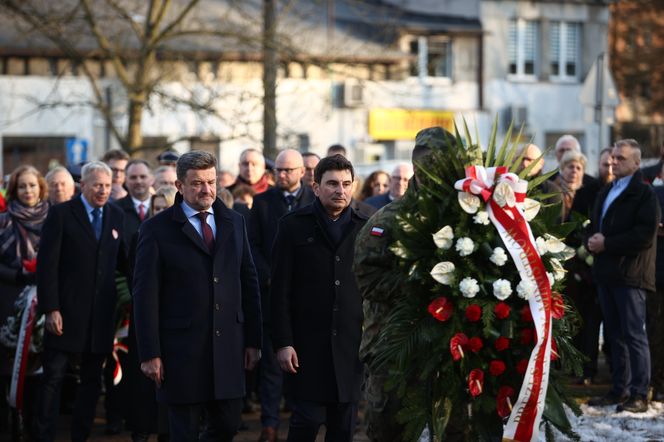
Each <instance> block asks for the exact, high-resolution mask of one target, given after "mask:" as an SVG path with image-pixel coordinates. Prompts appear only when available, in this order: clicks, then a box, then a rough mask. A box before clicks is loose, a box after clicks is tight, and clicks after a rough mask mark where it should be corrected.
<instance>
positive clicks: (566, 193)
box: [555, 150, 587, 222]
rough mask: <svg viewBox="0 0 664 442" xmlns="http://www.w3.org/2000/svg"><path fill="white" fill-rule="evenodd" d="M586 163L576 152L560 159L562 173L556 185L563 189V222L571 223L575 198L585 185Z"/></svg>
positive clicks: (572, 151) (579, 153) (571, 151)
mask: <svg viewBox="0 0 664 442" xmlns="http://www.w3.org/2000/svg"><path fill="white" fill-rule="evenodd" d="M586 162H587V161H586V157H585V156H584V155H583V154H582V153H581V152H578V151H574V150H570V151H568V152H566V153H565V154H564V155H563V157H562V158H561V159H560V173H559V174H558V176H557V177H556V180H555V183H556V184H557V185H558V186H560V188H561V189H562V197H563V204H562V211H561V214H560V218H561V220H562V221H563V222H566V221H569V216H570V211H571V209H572V203H573V202H574V196H575V195H576V191H577V190H579V189H580V188H581V186H582V185H583V174H584V173H585V171H586Z"/></svg>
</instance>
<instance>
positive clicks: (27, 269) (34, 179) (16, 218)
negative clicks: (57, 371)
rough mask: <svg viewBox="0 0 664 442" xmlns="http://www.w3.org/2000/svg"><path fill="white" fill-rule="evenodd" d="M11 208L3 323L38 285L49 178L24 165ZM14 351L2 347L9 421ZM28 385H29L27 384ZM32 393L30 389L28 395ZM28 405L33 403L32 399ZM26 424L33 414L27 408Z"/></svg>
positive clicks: (0, 229)
mask: <svg viewBox="0 0 664 442" xmlns="http://www.w3.org/2000/svg"><path fill="white" fill-rule="evenodd" d="M6 197H7V211H6V212H4V213H1V214H0V326H2V325H4V324H5V323H6V321H7V318H8V317H9V316H14V315H15V314H16V308H15V306H14V303H15V302H16V299H17V297H18V296H19V294H20V293H21V292H22V291H23V289H24V288H25V286H27V285H32V284H35V280H36V277H35V262H36V258H37V251H38V250H39V238H40V235H41V228H42V225H43V224H44V221H45V220H46V215H47V214H48V209H49V203H48V187H47V184H46V180H45V179H44V177H42V175H41V174H40V173H39V171H38V170H37V169H35V168H34V167H32V166H20V167H18V168H17V169H16V170H14V172H13V173H12V174H11V176H10V178H9V182H8V186H7V196H6ZM11 353H13V351H12V350H10V349H7V348H5V347H3V346H0V395H2V398H1V399H0V407H1V408H2V409H3V410H1V411H0V422H3V423H4V422H7V420H6V419H5V417H6V416H7V410H8V409H7V402H6V399H5V398H6V397H7V388H8V386H9V379H10V374H11V368H12V367H11V361H12V357H11ZM26 387H28V388H29V386H28V385H27V384H26ZM24 396H25V397H26V398H27V396H31V393H29V392H26V393H25V395H24ZM26 402H28V403H27V404H26V407H30V406H33V404H32V403H33V402H34V401H31V400H28V401H26ZM25 411H26V413H25V417H26V424H29V422H27V421H28V420H29V416H30V415H31V413H30V410H29V409H27V410H25Z"/></svg>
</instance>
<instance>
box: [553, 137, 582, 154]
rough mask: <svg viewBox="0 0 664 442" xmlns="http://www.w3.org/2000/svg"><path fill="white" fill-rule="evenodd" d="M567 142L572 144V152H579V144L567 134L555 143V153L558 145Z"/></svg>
mask: <svg viewBox="0 0 664 442" xmlns="http://www.w3.org/2000/svg"><path fill="white" fill-rule="evenodd" d="M567 141H571V142H572V144H574V150H578V151H581V143H579V140H577V139H576V137H575V136H574V135H570V134H567V135H563V136H562V137H560V138H558V141H556V152H557V151H558V148H559V147H560V145H561V144H563V143H565V142H567Z"/></svg>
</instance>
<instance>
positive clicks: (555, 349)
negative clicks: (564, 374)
mask: <svg viewBox="0 0 664 442" xmlns="http://www.w3.org/2000/svg"><path fill="white" fill-rule="evenodd" d="M556 359H558V344H556V340H555V339H551V360H552V361H555V360H556Z"/></svg>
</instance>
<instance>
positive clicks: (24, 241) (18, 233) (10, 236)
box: [0, 201, 50, 269]
mask: <svg viewBox="0 0 664 442" xmlns="http://www.w3.org/2000/svg"><path fill="white" fill-rule="evenodd" d="M49 207H50V205H49V203H48V202H46V201H42V202H40V203H38V204H37V205H35V206H34V207H27V206H24V205H23V204H21V203H19V202H18V201H10V202H9V204H8V205H7V212H5V213H2V214H0V259H1V260H2V262H3V263H5V264H6V265H9V266H11V267H15V268H17V269H19V268H21V265H22V264H21V261H22V260H24V259H27V260H30V259H33V258H35V257H37V251H38V250H39V236H40V234H41V228H42V225H43V224H44V221H45V220H46V215H48V209H49Z"/></svg>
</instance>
